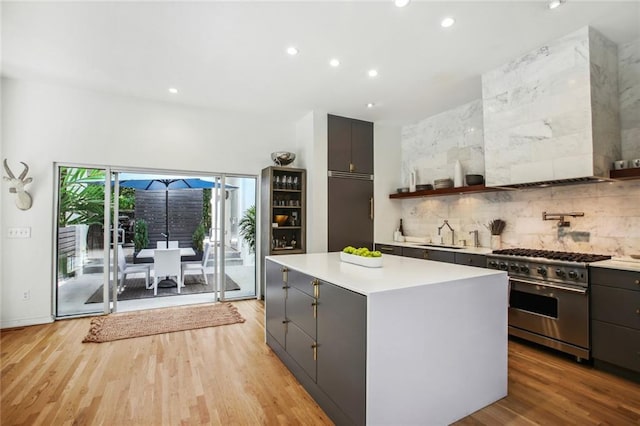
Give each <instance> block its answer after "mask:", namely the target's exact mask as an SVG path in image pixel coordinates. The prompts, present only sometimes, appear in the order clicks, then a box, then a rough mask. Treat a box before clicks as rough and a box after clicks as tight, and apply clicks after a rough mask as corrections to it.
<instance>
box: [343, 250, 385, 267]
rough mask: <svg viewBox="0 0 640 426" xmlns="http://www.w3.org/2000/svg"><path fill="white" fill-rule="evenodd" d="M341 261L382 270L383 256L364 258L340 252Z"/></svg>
mask: <svg viewBox="0 0 640 426" xmlns="http://www.w3.org/2000/svg"><path fill="white" fill-rule="evenodd" d="M340 260H341V261H343V262H347V263H353V264H354V265H360V266H365V267H367V268H382V256H381V257H363V256H356V255H355V254H349V253H345V252H343V251H342V252H340Z"/></svg>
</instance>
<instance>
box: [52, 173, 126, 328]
mask: <svg viewBox="0 0 640 426" xmlns="http://www.w3.org/2000/svg"><path fill="white" fill-rule="evenodd" d="M112 188H113V187H112V185H111V179H110V171H109V170H108V169H107V168H83V167H67V166H58V167H57V189H58V197H57V212H56V218H57V226H56V233H55V241H54V247H55V259H54V262H55V282H56V286H55V304H54V305H55V306H54V308H55V309H54V312H55V315H56V317H69V316H78V315H90V314H97V313H107V312H109V311H110V309H111V308H110V297H111V293H110V292H109V288H110V286H109V281H110V280H111V278H112V274H110V271H112V270H114V269H113V265H111V264H110V263H111V262H113V261H114V260H113V259H114V257H113V255H112V254H111V252H110V250H109V247H110V246H111V245H112V241H111V238H112V236H111V234H110V233H109V232H105V230H109V229H110V226H111V225H110V224H111V223H112V220H111V217H110V216H111V211H112V209H111V208H110V206H111V204H112V201H111V200H113V199H114V198H113V195H112ZM116 278H117V277H116ZM105 284H106V285H105Z"/></svg>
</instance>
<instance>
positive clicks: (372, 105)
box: [367, 102, 376, 108]
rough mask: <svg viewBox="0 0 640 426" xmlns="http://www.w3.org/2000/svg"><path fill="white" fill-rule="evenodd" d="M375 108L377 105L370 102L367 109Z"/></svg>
mask: <svg viewBox="0 0 640 426" xmlns="http://www.w3.org/2000/svg"><path fill="white" fill-rule="evenodd" d="M374 106H376V104H374V103H373V102H369V103H368V104H367V108H373V107H374Z"/></svg>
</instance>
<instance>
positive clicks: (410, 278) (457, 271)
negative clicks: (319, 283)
mask: <svg viewBox="0 0 640 426" xmlns="http://www.w3.org/2000/svg"><path fill="white" fill-rule="evenodd" d="M382 258H383V266H382V267H381V268H367V267H364V266H359V265H353V264H351V263H345V262H341V261H340V253H339V252H334V253H311V254H291V255H280V256H267V259H270V260H273V261H274V262H277V263H279V264H281V265H284V266H287V267H289V268H292V269H296V270H298V271H300V272H303V273H305V274H309V275H312V276H313V277H315V278H319V279H321V280H323V281H327V282H330V283H332V284H335V285H338V286H340V287H343V288H346V289H348V290H351V291H355V292H356V293H360V294H363V295H365V296H366V295H369V294H373V293H379V292H384V291H390V290H397V289H401V288H409V287H416V286H423V285H431V284H440V283H445V282H450V281H459V280H464V279H472V278H475V277H484V276H491V275H501V274H502V275H505V276H506V272H502V271H495V270H490V269H484V268H475V267H472V266H465V265H454V264H451V263H445V262H434V261H430V260H422V259H413V258H409V257H402V256H393V255H388V254H384V255H383V256H382Z"/></svg>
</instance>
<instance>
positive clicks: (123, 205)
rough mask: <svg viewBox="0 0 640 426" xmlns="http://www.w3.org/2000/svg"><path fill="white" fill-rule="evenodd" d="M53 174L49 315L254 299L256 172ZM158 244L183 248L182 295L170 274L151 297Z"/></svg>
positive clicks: (70, 170) (77, 170)
mask: <svg viewBox="0 0 640 426" xmlns="http://www.w3.org/2000/svg"><path fill="white" fill-rule="evenodd" d="M57 175H58V184H57V188H58V204H57V212H56V216H57V227H56V239H55V241H54V247H55V253H56V271H57V272H56V277H55V284H56V285H55V301H54V305H55V307H54V311H55V314H56V317H70V316H79V315H95V314H99V313H109V312H114V311H118V310H136V309H146V308H151V307H161V306H170V305H180V304H188V303H204V302H211V301H214V300H228V299H241V298H253V297H255V296H256V265H255V235H256V234H255V231H256V230H255V226H256V222H255V205H256V178H255V177H252V176H250V177H245V176H230V175H224V174H220V175H215V176H212V175H202V174H200V175H184V173H180V172H170V171H156V170H153V171H148V170H122V169H121V170H112V169H110V168H109V167H104V168H91V167H87V168H82V167H76V166H73V167H69V166H58V168H57ZM163 243H164V244H167V245H172V244H175V245H177V246H178V247H179V248H180V249H181V265H180V266H179V267H180V271H181V272H182V273H183V274H184V282H183V286H182V287H181V291H180V293H178V291H177V290H178V288H177V283H176V281H177V278H178V277H177V276H174V277H159V281H160V283H159V285H158V290H157V295H156V294H155V293H156V292H154V289H153V285H152V284H151V283H152V282H153V281H154V278H155V263H154V262H155V260H154V253H155V250H156V249H158V248H159V247H161V244H163ZM114 271H115V273H114ZM165 278H168V279H165ZM180 278H182V277H180ZM166 296H175V297H166Z"/></svg>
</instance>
